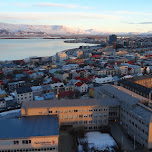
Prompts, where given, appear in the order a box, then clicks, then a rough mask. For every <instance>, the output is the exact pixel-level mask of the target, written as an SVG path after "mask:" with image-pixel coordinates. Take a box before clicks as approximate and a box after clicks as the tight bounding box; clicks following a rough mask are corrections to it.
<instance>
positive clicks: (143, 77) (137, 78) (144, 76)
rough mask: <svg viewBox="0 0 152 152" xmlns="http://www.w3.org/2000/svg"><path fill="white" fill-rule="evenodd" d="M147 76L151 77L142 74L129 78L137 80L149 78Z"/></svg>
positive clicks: (150, 76) (149, 76) (151, 76)
mask: <svg viewBox="0 0 152 152" xmlns="http://www.w3.org/2000/svg"><path fill="white" fill-rule="evenodd" d="M149 78H152V75H142V76H138V77H133V78H131V79H129V80H131V81H137V80H144V79H149Z"/></svg>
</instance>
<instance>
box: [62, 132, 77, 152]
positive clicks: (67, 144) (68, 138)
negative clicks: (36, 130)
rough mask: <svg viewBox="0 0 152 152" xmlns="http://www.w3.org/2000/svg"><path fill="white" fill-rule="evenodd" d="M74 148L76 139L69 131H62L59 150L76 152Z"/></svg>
mask: <svg viewBox="0 0 152 152" xmlns="http://www.w3.org/2000/svg"><path fill="white" fill-rule="evenodd" d="M76 151H77V150H74V140H73V137H72V135H71V134H70V133H69V132H68V131H60V136H59V152H76Z"/></svg>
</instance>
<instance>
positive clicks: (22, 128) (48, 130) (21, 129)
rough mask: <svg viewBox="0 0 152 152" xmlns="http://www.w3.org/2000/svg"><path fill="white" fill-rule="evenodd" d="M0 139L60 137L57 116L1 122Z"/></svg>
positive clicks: (32, 117)
mask: <svg viewBox="0 0 152 152" xmlns="http://www.w3.org/2000/svg"><path fill="white" fill-rule="evenodd" d="M0 124H1V125H0V139H8V138H28V137H35V136H49V135H59V132H58V118H57V116H31V117H22V118H20V119H6V120H0Z"/></svg>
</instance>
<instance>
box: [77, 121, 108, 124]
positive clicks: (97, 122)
mask: <svg viewBox="0 0 152 152" xmlns="http://www.w3.org/2000/svg"><path fill="white" fill-rule="evenodd" d="M107 122H108V120H89V121H87V120H85V121H75V125H78V124H79V125H82V124H101V123H102V124H106V123H107Z"/></svg>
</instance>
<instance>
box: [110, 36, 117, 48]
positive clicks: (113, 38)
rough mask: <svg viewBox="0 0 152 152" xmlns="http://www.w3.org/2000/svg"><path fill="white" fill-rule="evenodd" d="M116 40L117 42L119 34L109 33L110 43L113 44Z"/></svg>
mask: <svg viewBox="0 0 152 152" xmlns="http://www.w3.org/2000/svg"><path fill="white" fill-rule="evenodd" d="M116 42H117V35H114V34H112V35H109V44H110V45H113V44H114V43H116Z"/></svg>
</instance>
